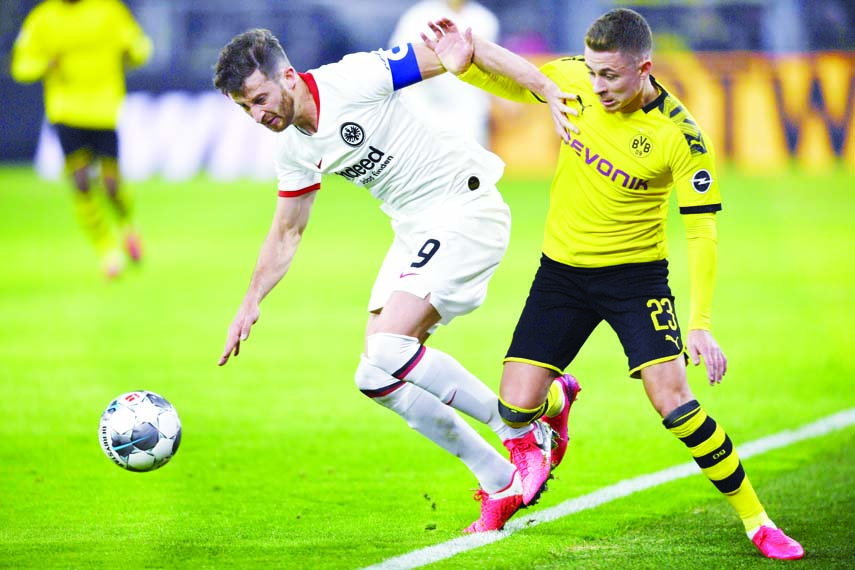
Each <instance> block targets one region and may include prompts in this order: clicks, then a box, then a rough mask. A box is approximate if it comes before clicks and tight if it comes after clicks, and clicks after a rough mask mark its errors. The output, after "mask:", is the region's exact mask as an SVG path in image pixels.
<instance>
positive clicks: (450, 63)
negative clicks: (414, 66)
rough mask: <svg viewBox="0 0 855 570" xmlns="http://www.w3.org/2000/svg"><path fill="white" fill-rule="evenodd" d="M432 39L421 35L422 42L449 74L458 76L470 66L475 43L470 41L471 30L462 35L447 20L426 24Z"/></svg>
mask: <svg viewBox="0 0 855 570" xmlns="http://www.w3.org/2000/svg"><path fill="white" fill-rule="evenodd" d="M428 27H429V28H430V29H431V31H433V33H434V36H435V37H434V38H429V37H427V36H426V35H425V34H424V33H422V41H423V42H424V43H425V45H426V46H427V47H429V48H430V49H431V50H432V51H433V52H434V53H435V54H436V56H437V57H438V58H439V61H440V63H442V66H443V67H444V68H445V69H446V71H449V72H450V73H453V74H454V75H460V74H461V73H463V72H464V71H466V70H467V69H469V66H470V65H471V64H472V54H474V53H475V43H474V42H473V41H472V28H466V31H465V32H463V33H462V34H461V33H460V31H459V30H458V29H457V26H456V25H455V24H454V22H452V21H451V20H449V19H448V18H442V19H441V20H438V21H436V22H428Z"/></svg>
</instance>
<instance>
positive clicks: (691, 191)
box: [671, 109, 721, 214]
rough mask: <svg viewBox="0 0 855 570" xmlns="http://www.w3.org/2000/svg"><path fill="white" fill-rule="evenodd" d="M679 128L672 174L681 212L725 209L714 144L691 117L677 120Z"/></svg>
mask: <svg viewBox="0 0 855 570" xmlns="http://www.w3.org/2000/svg"><path fill="white" fill-rule="evenodd" d="M678 112H679V109H678ZM675 125H676V127H677V129H678V130H679V134H677V135H675V136H674V140H673V141H672V142H671V146H672V149H671V154H672V157H671V175H672V177H673V179H674V188H675V190H676V192H677V204H678V206H679V207H680V213H681V214H701V213H711V212H718V211H719V210H721V193H720V192H719V186H718V180H717V178H716V169H715V153H714V150H713V147H712V143H711V141H710V140H709V139H708V138H707V137H705V136H704V134H703V133H702V132H701V129H700V128H699V127H698V126H697V124H696V123H695V121H694V119H692V118H691V117H690V116H688V115H686V116H685V117H684V118H683V120H681V121H675Z"/></svg>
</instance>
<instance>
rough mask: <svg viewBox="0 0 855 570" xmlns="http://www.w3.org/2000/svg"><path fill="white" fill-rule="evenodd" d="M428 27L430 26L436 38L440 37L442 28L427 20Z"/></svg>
mask: <svg viewBox="0 0 855 570" xmlns="http://www.w3.org/2000/svg"><path fill="white" fill-rule="evenodd" d="M428 28H430V29H431V31H433V33H434V35H436V39H439V38H441V37H442V30H441V29H439V27H438V26H437V25H436V24H435V23H434V22H428Z"/></svg>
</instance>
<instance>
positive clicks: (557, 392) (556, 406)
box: [543, 381, 565, 418]
mask: <svg viewBox="0 0 855 570" xmlns="http://www.w3.org/2000/svg"><path fill="white" fill-rule="evenodd" d="M564 399H565V398H564V389H563V388H562V387H561V384H560V383H559V382H555V381H553V382H552V385H551V386H550V387H549V393H548V394H547V395H546V413H545V414H543V415H545V416H548V417H550V418H554V417H555V416H557V415H558V414H560V413H561V410H563V409H564Z"/></svg>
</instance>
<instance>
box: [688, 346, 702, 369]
mask: <svg viewBox="0 0 855 570" xmlns="http://www.w3.org/2000/svg"><path fill="white" fill-rule="evenodd" d="M700 356H701V353H700V351H698V349H697V348H695V347H689V359H690V360H691V361H692V365H693V366H697V365H699V364H700V363H701V357H700Z"/></svg>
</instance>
